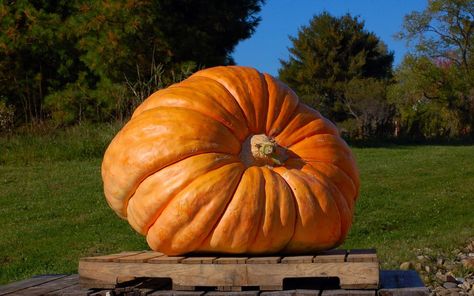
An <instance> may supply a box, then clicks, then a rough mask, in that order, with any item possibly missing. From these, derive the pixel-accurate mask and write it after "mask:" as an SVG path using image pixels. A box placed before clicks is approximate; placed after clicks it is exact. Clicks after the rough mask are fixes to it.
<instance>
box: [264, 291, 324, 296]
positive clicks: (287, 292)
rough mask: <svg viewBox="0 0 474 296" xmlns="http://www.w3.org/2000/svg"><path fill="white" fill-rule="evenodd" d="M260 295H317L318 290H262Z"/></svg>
mask: <svg viewBox="0 0 474 296" xmlns="http://www.w3.org/2000/svg"><path fill="white" fill-rule="evenodd" d="M260 296H319V290H285V291H272V292H262V293H261V294H260Z"/></svg>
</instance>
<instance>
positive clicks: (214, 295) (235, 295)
mask: <svg viewBox="0 0 474 296" xmlns="http://www.w3.org/2000/svg"><path fill="white" fill-rule="evenodd" d="M259 293H260V291H237V292H229V291H226V292H223V291H210V292H207V293H206V294H205V295H206V296H258V294H259Z"/></svg>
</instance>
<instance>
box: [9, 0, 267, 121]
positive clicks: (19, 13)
mask: <svg viewBox="0 0 474 296" xmlns="http://www.w3.org/2000/svg"><path fill="white" fill-rule="evenodd" d="M263 2H264V0H237V1H235V0H208V1H203V0H106V1H95V0H71V1H68V0H35V1H33V0H17V1H4V2H1V3H0V100H3V101H5V100H6V101H7V103H9V104H12V105H14V106H15V107H16V110H17V111H18V112H19V113H20V114H21V119H22V120H24V121H32V120H36V119H44V118H46V117H47V116H53V117H54V118H55V119H56V120H57V121H59V122H63V123H64V122H76V121H78V120H81V119H86V120H91V119H92V120H107V119H110V117H111V116H116V115H117V112H121V110H123V109H124V108H125V109H130V104H131V103H132V102H130V101H127V100H128V99H127V98H128V97H130V94H129V93H128V90H127V87H126V86H125V81H129V82H130V83H131V84H134V83H135V81H138V80H143V79H145V80H148V79H150V78H156V77H158V78H159V79H158V80H160V81H159V83H158V84H159V85H163V86H165V85H167V84H169V83H171V82H174V81H176V80H177V79H178V78H179V77H180V74H183V73H184V74H183V75H185V74H187V73H189V70H193V69H197V68H198V67H209V66H215V65H226V64H231V63H233V60H232V57H231V54H232V52H233V50H234V47H235V45H236V44H237V43H238V42H239V41H240V40H242V39H246V38H248V37H250V35H251V34H252V33H253V32H254V30H255V27H256V26H257V25H258V23H259V21H260V18H259V17H258V16H257V13H258V12H259V11H260V8H261V5H262V4H263ZM157 72H158V73H157ZM153 75H155V77H152V76H153Z"/></svg>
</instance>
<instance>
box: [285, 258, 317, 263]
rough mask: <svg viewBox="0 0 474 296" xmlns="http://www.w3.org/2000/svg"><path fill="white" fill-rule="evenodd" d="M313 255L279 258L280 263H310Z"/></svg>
mask: <svg viewBox="0 0 474 296" xmlns="http://www.w3.org/2000/svg"><path fill="white" fill-rule="evenodd" d="M313 258H314V256H287V257H283V258H282V259H281V263H286V264H290V263H291V264H295V263H312V262H313Z"/></svg>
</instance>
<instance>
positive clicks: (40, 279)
mask: <svg viewBox="0 0 474 296" xmlns="http://www.w3.org/2000/svg"><path fill="white" fill-rule="evenodd" d="M66 276H67V275H66V274H62V275H43V276H36V277H32V278H29V279H26V280H22V281H19V282H14V283H10V284H7V285H4V286H0V295H7V294H11V293H13V292H16V291H20V290H23V289H27V288H30V287H34V286H37V285H41V284H44V283H47V282H50V281H55V280H58V279H61V278H64V277H66Z"/></svg>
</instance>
